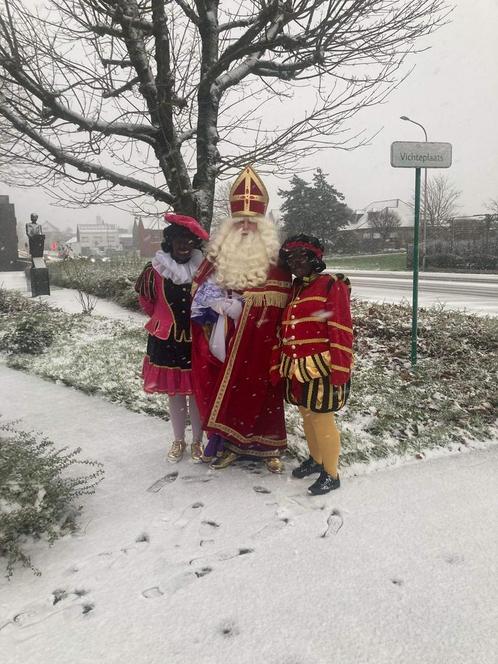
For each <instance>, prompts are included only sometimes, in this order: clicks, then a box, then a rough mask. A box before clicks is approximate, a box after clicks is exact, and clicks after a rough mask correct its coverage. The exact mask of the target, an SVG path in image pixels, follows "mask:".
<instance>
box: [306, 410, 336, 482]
mask: <svg viewBox="0 0 498 664" xmlns="http://www.w3.org/2000/svg"><path fill="white" fill-rule="evenodd" d="M299 412H300V413H301V417H302V418H303V428H304V434H305V436H306V440H307V442H308V447H309V450H310V455H311V456H312V457H313V459H314V460H315V461H316V462H317V463H321V464H323V467H324V469H325V470H326V471H327V473H328V474H329V475H332V477H334V478H336V477H337V465H338V463H339V453H340V451H341V435H340V433H339V429H338V428H337V425H336V423H335V416H334V413H314V412H313V411H312V410H309V409H308V408H304V406H299Z"/></svg>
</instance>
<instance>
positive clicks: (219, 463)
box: [209, 451, 239, 470]
mask: <svg viewBox="0 0 498 664" xmlns="http://www.w3.org/2000/svg"><path fill="white" fill-rule="evenodd" d="M238 457H239V455H238V454H236V453H235V452H231V451H226V452H223V454H222V456H220V457H217V458H216V459H215V460H214V461H213V462H212V463H211V464H210V466H209V467H210V468H214V469H215V470H221V469H222V468H228V466H231V465H232V463H233V462H234V461H236V460H237V459H238Z"/></svg>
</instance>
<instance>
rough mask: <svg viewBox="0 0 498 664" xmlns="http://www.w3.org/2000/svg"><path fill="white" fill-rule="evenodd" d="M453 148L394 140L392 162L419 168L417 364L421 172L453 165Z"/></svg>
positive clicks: (413, 353) (412, 355)
mask: <svg viewBox="0 0 498 664" xmlns="http://www.w3.org/2000/svg"><path fill="white" fill-rule="evenodd" d="M451 159H452V149H451V144H450V143H433V142H427V141H426V142H424V143H416V142H414V141H396V142H394V143H392V144H391V166H393V167H394V168H414V169H415V219H414V224H413V288H412V338H411V351H410V359H411V363H412V367H415V366H416V364H417V317H418V267H419V266H418V263H419V250H420V249H419V235H420V233H419V230H420V174H421V171H422V168H449V167H450V166H451Z"/></svg>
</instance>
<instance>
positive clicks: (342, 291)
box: [327, 274, 353, 385]
mask: <svg viewBox="0 0 498 664" xmlns="http://www.w3.org/2000/svg"><path fill="white" fill-rule="evenodd" d="M333 279H334V283H333V284H332V287H331V288H330V290H329V294H328V298H327V311H328V312H329V318H328V321H327V327H328V337H329V345H330V358H331V363H330V364H331V375H330V382H331V383H332V385H344V384H345V383H347V382H348V380H349V379H350V378H351V368H352V365H353V323H352V319H351V304H350V293H351V285H350V282H349V279H348V278H347V277H344V275H342V274H336V275H333Z"/></svg>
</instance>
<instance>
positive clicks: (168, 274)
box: [152, 249, 204, 284]
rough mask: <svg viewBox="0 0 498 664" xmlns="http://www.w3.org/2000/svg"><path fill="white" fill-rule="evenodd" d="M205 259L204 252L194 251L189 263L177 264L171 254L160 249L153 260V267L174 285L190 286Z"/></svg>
mask: <svg viewBox="0 0 498 664" xmlns="http://www.w3.org/2000/svg"><path fill="white" fill-rule="evenodd" d="M203 258H204V256H203V255H202V251H199V249H194V250H193V251H192V256H191V258H190V260H189V262H188V263H177V262H176V261H175V260H174V259H173V258H172V257H171V254H167V253H166V252H164V251H163V250H162V249H159V251H158V252H157V253H156V255H155V256H154V258H153V259H152V267H153V268H154V270H155V271H156V272H158V273H159V274H160V275H161V277H164V278H165V279H171V281H172V282H173V283H174V284H190V283H192V279H193V278H194V274H195V273H196V272H197V268H198V267H199V265H200V264H201V263H202V260H203Z"/></svg>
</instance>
